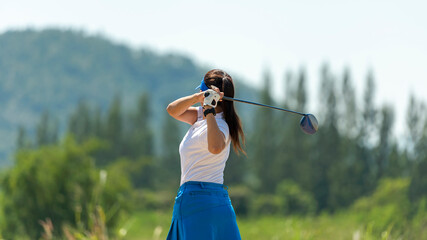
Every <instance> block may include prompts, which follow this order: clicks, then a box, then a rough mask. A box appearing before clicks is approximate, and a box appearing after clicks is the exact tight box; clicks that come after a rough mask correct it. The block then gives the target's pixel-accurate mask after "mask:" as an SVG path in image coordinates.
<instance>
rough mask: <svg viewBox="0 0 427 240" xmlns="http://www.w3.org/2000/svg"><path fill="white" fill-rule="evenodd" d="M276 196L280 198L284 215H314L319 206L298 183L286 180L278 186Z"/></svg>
mask: <svg viewBox="0 0 427 240" xmlns="http://www.w3.org/2000/svg"><path fill="white" fill-rule="evenodd" d="M276 194H277V196H278V197H279V198H280V201H281V202H280V210H281V212H282V213H283V214H304V215H305V214H313V213H314V212H315V211H316V208H317V204H316V201H315V200H314V197H313V196H312V195H311V194H310V193H309V192H306V191H304V190H302V189H301V188H300V187H299V186H298V184H297V183H295V182H293V181H290V180H285V181H282V182H281V183H279V184H278V185H277V188H276Z"/></svg>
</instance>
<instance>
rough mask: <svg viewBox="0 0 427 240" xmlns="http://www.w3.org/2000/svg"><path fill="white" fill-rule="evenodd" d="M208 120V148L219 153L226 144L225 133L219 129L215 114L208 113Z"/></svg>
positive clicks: (213, 152)
mask: <svg viewBox="0 0 427 240" xmlns="http://www.w3.org/2000/svg"><path fill="white" fill-rule="evenodd" d="M206 121H207V124H208V150H209V152H211V153H212V154H218V153H220V152H222V150H224V148H225V146H226V143H225V136H224V133H222V132H221V130H220V129H219V127H218V124H217V123H216V119H215V117H214V115H213V114H208V115H207V116H206Z"/></svg>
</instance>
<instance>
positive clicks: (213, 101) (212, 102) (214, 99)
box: [203, 89, 221, 107]
mask: <svg viewBox="0 0 427 240" xmlns="http://www.w3.org/2000/svg"><path fill="white" fill-rule="evenodd" d="M220 98H221V97H220V95H219V93H217V92H216V91H214V90H212V89H208V90H206V91H205V100H204V101H203V106H206V105H207V106H211V107H216V105H217V104H218V101H219V99H220Z"/></svg>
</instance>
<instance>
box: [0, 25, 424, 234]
mask: <svg viewBox="0 0 427 240" xmlns="http://www.w3.org/2000/svg"><path fill="white" fill-rule="evenodd" d="M0 45H1V46H8V47H6V48H4V51H1V52H0V73H2V74H1V75H0V98H1V101H0V107H1V108H2V109H4V111H2V113H1V115H0V130H1V129H7V130H4V131H6V132H7V131H16V130H17V131H16V136H17V138H16V141H15V143H16V154H15V162H14V165H13V166H12V167H11V168H10V169H5V170H4V171H3V172H2V173H1V175H0V177H1V186H0V206H1V208H2V211H1V212H0V221H1V224H0V226H1V227H0V231H1V232H0V234H1V236H2V237H5V238H23V239H25V238H27V239H29V238H30V239H34V238H39V237H44V238H49V236H51V237H55V236H62V237H67V238H69V239H71V238H70V236H71V237H74V238H76V239H91V238H95V239H96V238H101V237H102V236H111V237H114V236H117V237H120V236H122V237H123V236H125V235H126V231H127V229H128V228H129V226H130V225H132V223H129V222H128V221H126V220H124V219H125V216H126V213H127V212H130V211H131V210H138V211H142V212H143V211H145V210H147V209H149V210H150V211H168V210H170V209H171V207H172V206H173V196H174V194H175V192H176V190H177V188H178V187H179V182H180V181H179V180H180V179H179V174H180V165H179V164H180V162H179V153H178V146H179V142H180V140H181V138H182V135H183V134H184V131H183V130H185V129H188V125H185V124H182V123H178V122H177V121H175V120H174V119H172V118H171V117H169V116H167V114H166V112H165V110H164V109H165V107H166V105H167V103H169V102H170V101H172V100H174V99H176V98H178V97H181V96H184V95H188V94H191V93H193V92H194V85H195V83H196V85H197V82H198V81H195V79H200V77H201V76H202V74H203V71H202V69H201V68H200V67H197V66H196V65H195V64H194V63H193V62H192V61H191V59H189V58H187V57H184V56H178V55H174V54H166V55H158V54H155V53H153V52H151V51H147V50H132V49H130V48H128V47H126V46H123V45H119V44H114V43H111V42H109V41H108V40H106V39H104V38H102V37H99V36H87V35H86V34H85V33H82V32H73V31H60V30H44V31H32V30H27V31H11V32H6V33H3V34H2V35H0ZM2 50H3V48H2ZM232 75H233V74H232ZM263 80H264V86H263V88H262V89H261V90H260V91H259V92H256V91H253V90H251V89H250V88H248V87H246V86H245V85H243V84H241V83H239V82H238V81H237V82H236V86H237V87H236V92H237V93H238V94H236V97H239V96H244V97H241V98H244V99H248V100H253V101H258V102H262V103H265V104H269V105H278V106H282V107H285V108H288V109H294V110H297V111H300V112H308V111H309V109H308V104H307V103H308V102H309V101H312V99H310V97H311V96H312V95H311V94H308V91H307V86H310V81H309V80H310V79H308V78H307V73H306V70H305V69H304V68H300V69H299V70H297V71H292V70H287V73H286V75H285V79H284V81H285V84H284V85H285V89H284V92H285V93H286V94H285V98H284V99H283V101H281V102H276V101H275V100H274V98H273V97H272V96H271V90H272V86H271V85H272V79H271V76H270V74H269V73H268V72H266V73H265V75H264V77H263ZM320 80H321V81H320V85H319V94H318V97H319V99H318V101H317V102H318V105H317V106H316V109H317V110H316V111H314V112H313V113H314V115H316V117H317V119H318V120H319V131H318V132H317V133H316V134H315V135H310V136H309V135H305V134H304V133H302V132H301V130H300V129H299V127H298V123H299V122H298V121H299V118H297V117H295V116H293V115H291V114H285V113H283V112H279V111H272V110H269V109H265V108H254V107H250V106H246V105H242V104H240V105H239V104H236V107H237V108H238V110H239V113H240V114H241V116H242V121H243V125H244V126H243V127H244V130H245V134H246V137H247V144H246V152H247V156H244V155H240V156H238V155H236V154H234V153H231V154H230V158H229V160H228V162H227V166H226V170H225V176H224V179H225V182H224V183H225V184H227V185H229V186H230V189H229V194H230V198H231V200H232V202H233V206H234V208H235V211H236V213H237V215H238V217H239V219H241V218H242V217H243V220H242V221H243V222H245V221H247V224H246V225H245V223H243V228H242V229H243V230H242V232H245V231H247V232H246V233H245V234H247V235H246V236H251V237H252V239H261V238H262V236H263V235H262V234H263V233H268V232H269V231H270V232H271V238H273V237H276V238H281V237H283V238H284V236H293V239H313V238H315V239H322V237H323V239H342V238H350V235H349V234H350V233H351V234H352V236H351V237H352V238H353V239H354V238H356V239H399V238H403V239H414V238H417V236H421V237H420V238H419V239H423V238H427V236H426V235H427V233H426V231H425V229H426V224H427V219H426V215H427V214H426V208H427V207H426V205H427V203H426V201H427V200H426V199H427V190H426V189H427V175H426V174H424V173H425V172H427V109H426V107H425V104H424V103H423V102H421V101H420V100H418V99H417V98H416V97H415V96H411V98H410V101H409V106H408V113H407V126H406V129H407V135H406V136H405V141H398V140H397V139H396V138H395V137H394V133H393V129H394V123H395V121H394V119H395V117H394V114H395V111H394V109H393V106H390V105H385V104H384V105H377V104H376V103H375V101H374V99H375V90H376V84H375V75H374V71H373V70H369V71H368V73H367V75H366V83H365V89H364V91H363V94H361V95H362V99H358V94H357V93H356V92H355V88H354V84H353V79H352V75H351V72H350V69H349V68H345V69H344V72H343V74H336V73H335V72H333V71H331V68H330V66H329V65H328V64H324V65H323V66H322V67H321V69H320ZM255 93H257V94H259V96H258V98H257V97H255V95H254V94H255ZM239 98H240V97H239ZM53 99H54V100H53ZM241 110H243V111H241ZM2 131H3V130H2ZM64 132H65V134H64ZM2 136H3V135H2ZM4 136H10V135H7V134H6V135H4ZM64 136H68V137H65V138H64ZM10 139H13V138H9V137H7V139H6V140H5V139H3V140H2V139H0V142H1V141H3V142H4V141H7V142H10ZM402 142H404V144H401V143H402ZM8 144H9V143H8ZM0 146H2V147H5V146H7V144H4V145H3V144H0ZM3 150H5V148H3V149H0V152H1V151H3ZM0 157H1V153H0ZM2 159H3V158H2ZM331 214H333V215H331ZM346 215H348V216H346ZM264 216H266V217H264ZM284 217H286V219H288V220H289V221H288V220H283V218H284ZM131 218H132V217H131ZM257 218H259V221H258V220H257V221H255V220H253V219H257ZM145 220H146V219H144V220H141V222H146V221H145ZM317 220H318V221H319V222H320V223H319V224H317V223H316V221H317ZM136 221H139V220H136ZM156 221H157V220H156ZM274 221H276V222H274ZM340 221H342V222H343V223H341V222H340ZM254 222H256V223H257V224H259V226H261V227H259V226H257V227H254V228H253V229H250V228H249V227H245V226H249V225H250V223H251V224H253V223H254ZM273 222H274V223H273ZM169 223H170V219H169V221H168V223H167V224H169ZM121 224H123V226H121ZM268 224H270V225H268ZM345 224H349V226H351V232H350V233H349V232H348V231H350V230H342V229H345V228H346V227H348V226H346V225H345ZM311 225H314V229H315V230H313V231H305V230H304V229H305V228H307V226H311ZM335 225H336V226H338V227H341V228H342V229H334V228H333V227H332V230H328V229H324V228H325V227H327V226H329V227H330V226H335ZM150 226H151V225H150ZM154 227H155V229H157V230H156V231H154V233H153V230H152V229H151V230H150V233H149V234H148V235H150V237H153V236H154V235H155V236H160V235H161V234H164V232H165V231H166V228H167V227H164V226H163V225H162V226H161V227H160V228H158V227H159V226H154ZM281 227H283V229H285V232H280V233H277V234H274V228H281ZM338 227H337V228H338ZM293 228H294V229H296V230H292V229H293ZM256 231H259V232H256ZM322 231H323V232H322ZM334 231H336V232H337V233H336V235H334V233H333V232H334ZM159 232H160V233H159ZM79 234H80V235H79ZM156 234H157V235H156ZM159 234H160V235H159ZM243 236H245V235H243ZM317 236H321V237H320V238H316V237H317ZM150 237H148V238H150ZM257 237H258V238H257ZM248 238H250V237H248ZM284 239H285V238H284Z"/></svg>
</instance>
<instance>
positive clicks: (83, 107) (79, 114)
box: [68, 100, 95, 142]
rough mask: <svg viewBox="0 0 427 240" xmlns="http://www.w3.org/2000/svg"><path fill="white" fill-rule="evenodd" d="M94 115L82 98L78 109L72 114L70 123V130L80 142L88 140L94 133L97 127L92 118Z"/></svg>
mask: <svg viewBox="0 0 427 240" xmlns="http://www.w3.org/2000/svg"><path fill="white" fill-rule="evenodd" d="M92 117H93V115H92V114H91V110H90V108H89V106H88V104H87V102H86V101H83V100H81V101H80V102H79V103H78V105H77V109H76V111H75V112H74V113H72V114H71V116H70V119H69V123H68V132H70V133H72V134H73V135H74V137H75V139H76V141H78V142H83V141H84V140H87V139H88V138H89V137H90V136H93V135H94V132H95V129H94V126H93V125H94V124H93V120H92Z"/></svg>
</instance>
